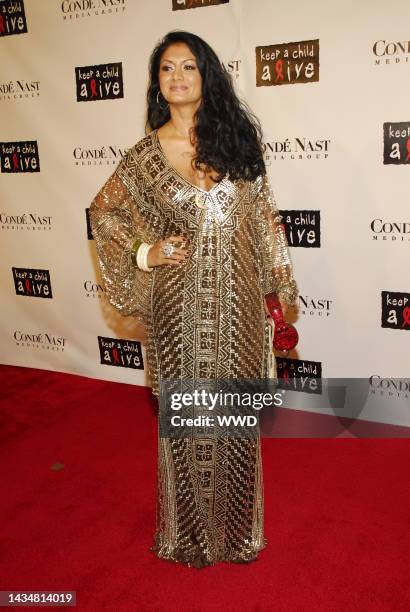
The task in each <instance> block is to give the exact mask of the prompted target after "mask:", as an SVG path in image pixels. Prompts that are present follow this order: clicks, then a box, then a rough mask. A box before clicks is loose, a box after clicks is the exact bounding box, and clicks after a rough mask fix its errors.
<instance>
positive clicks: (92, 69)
mask: <svg viewBox="0 0 410 612" xmlns="http://www.w3.org/2000/svg"><path fill="white" fill-rule="evenodd" d="M75 80H76V87H77V102H96V101H97V100H116V99H117V98H123V97H124V83H123V78H122V62H116V63H113V64H98V65H97V66H78V67H76V69H75Z"/></svg>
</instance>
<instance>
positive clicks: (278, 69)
mask: <svg viewBox="0 0 410 612" xmlns="http://www.w3.org/2000/svg"><path fill="white" fill-rule="evenodd" d="M282 68H283V60H281V59H279V60H278V61H277V62H276V64H275V72H276V79H275V83H277V82H278V81H279V79H280V80H281V81H283V80H284V78H285V77H284V76H283V74H282Z"/></svg>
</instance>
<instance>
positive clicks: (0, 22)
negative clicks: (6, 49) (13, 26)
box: [0, 15, 6, 34]
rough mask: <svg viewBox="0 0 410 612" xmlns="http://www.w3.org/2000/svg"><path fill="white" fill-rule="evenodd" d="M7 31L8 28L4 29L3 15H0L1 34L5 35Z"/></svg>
mask: <svg viewBox="0 0 410 612" xmlns="http://www.w3.org/2000/svg"><path fill="white" fill-rule="evenodd" d="M5 31H6V28H5V27H4V19H3V15H0V33H1V34H3V32H5Z"/></svg>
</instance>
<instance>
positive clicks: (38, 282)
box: [12, 267, 53, 298]
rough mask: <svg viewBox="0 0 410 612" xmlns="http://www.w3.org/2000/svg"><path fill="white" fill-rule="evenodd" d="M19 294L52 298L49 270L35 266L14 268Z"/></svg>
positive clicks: (17, 292) (15, 283)
mask: <svg viewBox="0 0 410 612" xmlns="http://www.w3.org/2000/svg"><path fill="white" fill-rule="evenodd" d="M12 272H13V279H14V286H15V288H16V294H17V295H24V296H27V297H38V298H52V297H53V294H52V291H51V279H50V271H49V270H38V269H35V268H14V267H13V268H12Z"/></svg>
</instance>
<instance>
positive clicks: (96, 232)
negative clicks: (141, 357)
mask: <svg viewBox="0 0 410 612" xmlns="http://www.w3.org/2000/svg"><path fill="white" fill-rule="evenodd" d="M138 172H139V169H138V163H137V159H136V157H135V155H133V153H132V151H128V153H127V154H126V155H125V156H124V157H123V159H122V160H121V162H120V163H119V165H118V166H117V168H116V169H115V170H114V172H113V173H112V175H111V176H110V177H109V179H108V180H107V181H106V182H105V184H104V185H103V186H102V187H101V189H100V190H99V192H98V193H97V195H96V196H95V198H94V199H93V201H92V202H91V205H90V210H89V213H90V224H91V230H92V234H93V237H94V241H95V245H96V251H97V257H98V264H99V267H100V272H101V281H102V284H103V287H104V290H105V294H106V297H107V299H108V301H109V302H110V304H112V306H114V308H116V309H117V310H118V311H119V312H120V313H121V314H122V315H123V316H128V315H133V316H135V317H136V318H137V319H139V320H140V321H142V322H143V323H146V322H147V321H148V318H149V314H150V311H149V309H150V292H151V285H152V277H153V272H144V271H142V270H140V269H139V268H137V267H136V266H135V265H134V263H133V262H132V260H131V248H132V245H133V243H134V241H135V239H136V238H141V239H142V240H143V242H148V243H149V244H152V243H153V242H155V240H156V239H158V236H159V233H160V222H159V219H158V218H157V217H156V216H155V214H153V212H152V211H150V206H151V207H152V203H150V201H149V198H148V199H145V198H143V195H142V194H140V192H139V189H138V180H137V178H138V177H137V174H138Z"/></svg>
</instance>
